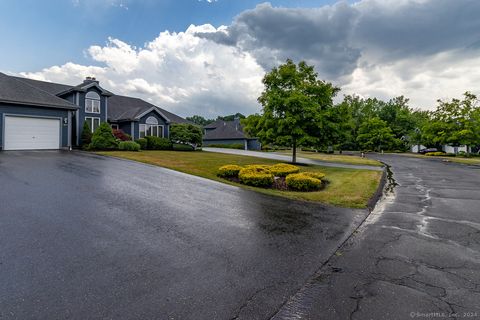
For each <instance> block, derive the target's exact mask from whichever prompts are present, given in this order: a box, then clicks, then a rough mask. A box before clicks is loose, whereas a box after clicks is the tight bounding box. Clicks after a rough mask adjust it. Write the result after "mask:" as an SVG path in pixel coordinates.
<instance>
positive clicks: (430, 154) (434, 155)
mask: <svg viewBox="0 0 480 320" xmlns="http://www.w3.org/2000/svg"><path fill="white" fill-rule="evenodd" d="M425 155H426V156H427V157H455V153H445V152H441V151H437V152H427V153H425Z"/></svg>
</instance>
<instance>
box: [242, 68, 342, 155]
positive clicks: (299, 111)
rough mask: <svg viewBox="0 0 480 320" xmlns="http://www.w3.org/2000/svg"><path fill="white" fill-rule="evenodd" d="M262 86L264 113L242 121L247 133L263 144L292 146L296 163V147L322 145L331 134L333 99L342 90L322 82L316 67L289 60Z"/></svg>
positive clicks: (260, 99)
mask: <svg viewBox="0 0 480 320" xmlns="http://www.w3.org/2000/svg"><path fill="white" fill-rule="evenodd" d="M263 84H264V86H265V89H264V91H263V92H262V94H261V95H260V97H259V98H258V101H259V102H260V103H261V105H262V112H261V114H259V115H254V116H251V117H249V118H247V119H246V120H245V121H243V123H244V124H245V126H246V128H247V132H248V133H250V134H251V135H254V136H257V137H259V138H260V140H261V141H262V142H263V143H274V144H279V145H286V144H287V145H290V146H291V147H292V150H293V151H292V162H293V163H295V162H296V160H297V159H296V155H297V153H296V149H297V146H300V145H302V144H307V145H309V144H323V143H325V141H322V140H324V139H328V137H329V136H331V135H332V132H331V131H332V128H333V127H334V125H333V124H332V119H333V118H334V115H333V111H332V108H333V97H334V96H335V95H336V94H337V92H338V91H339V90H340V89H339V88H337V87H335V86H333V85H332V84H331V83H328V82H325V81H322V80H319V79H318V74H317V73H316V72H315V71H314V68H313V66H309V65H307V64H306V63H305V62H304V61H302V62H300V63H299V64H298V65H296V64H295V63H294V62H293V61H292V60H287V62H286V63H285V64H283V65H280V66H279V67H277V68H273V69H272V71H270V72H269V73H267V74H266V75H265V77H264V78H263Z"/></svg>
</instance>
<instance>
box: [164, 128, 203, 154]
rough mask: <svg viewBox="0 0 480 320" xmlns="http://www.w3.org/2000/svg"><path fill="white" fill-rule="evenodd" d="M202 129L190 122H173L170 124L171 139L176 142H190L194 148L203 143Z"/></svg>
mask: <svg viewBox="0 0 480 320" xmlns="http://www.w3.org/2000/svg"><path fill="white" fill-rule="evenodd" d="M202 137H203V135H202V129H201V128H199V127H198V126H196V125H193V124H188V123H179V124H172V125H171V126H170V140H172V142H174V143H180V144H188V145H190V146H192V147H193V148H194V149H196V148H197V146H198V145H201V144H202Z"/></svg>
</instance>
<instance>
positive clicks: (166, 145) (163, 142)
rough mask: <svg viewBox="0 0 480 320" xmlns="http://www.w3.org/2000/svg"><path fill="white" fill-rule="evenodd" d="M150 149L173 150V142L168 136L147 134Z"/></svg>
mask: <svg viewBox="0 0 480 320" xmlns="http://www.w3.org/2000/svg"><path fill="white" fill-rule="evenodd" d="M145 139H147V149H148V150H172V142H171V141H170V140H169V139H166V138H159V137H151V136H146V137H145Z"/></svg>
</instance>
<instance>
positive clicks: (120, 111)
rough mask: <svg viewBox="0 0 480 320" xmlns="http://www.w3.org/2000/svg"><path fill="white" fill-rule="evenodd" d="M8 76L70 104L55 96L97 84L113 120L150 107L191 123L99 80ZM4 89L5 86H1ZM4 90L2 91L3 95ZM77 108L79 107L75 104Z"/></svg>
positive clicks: (132, 116) (134, 117)
mask: <svg viewBox="0 0 480 320" xmlns="http://www.w3.org/2000/svg"><path fill="white" fill-rule="evenodd" d="M5 76H6V77H8V78H11V79H15V80H17V82H22V83H23V84H27V85H28V86H29V87H34V88H36V89H39V90H41V91H44V92H46V93H49V94H51V95H54V98H55V99H60V101H62V102H63V103H67V104H68V105H72V104H70V103H69V102H66V100H64V99H61V98H58V97H55V96H56V95H62V94H65V93H67V92H70V91H85V89H86V88H87V87H90V86H93V85H94V86H97V87H98V88H99V89H100V90H102V93H103V94H105V95H108V96H110V97H109V98H108V119H109V120H112V121H119V120H130V121H131V120H137V117H138V116H139V115H141V114H142V113H144V112H146V111H148V110H149V109H152V108H154V109H156V110H157V111H158V112H159V113H161V114H163V115H164V117H166V118H167V119H168V120H169V121H170V122H173V123H191V122H190V121H187V120H185V119H183V118H182V117H179V116H177V115H176V114H173V113H171V112H169V111H167V110H165V109H162V108H159V107H157V106H155V105H153V104H151V103H149V102H146V101H145V100H142V99H139V98H133V97H126V96H119V95H115V94H113V93H111V92H110V91H107V90H105V89H103V88H101V87H100V86H99V85H98V82H97V81H94V80H90V81H88V80H87V81H85V82H83V83H81V84H79V85H77V86H70V85H65V84H60V83H54V82H47V81H39V80H33V79H28V78H22V77H14V76H7V75H5ZM0 88H1V89H2V90H0V91H3V86H0ZM1 94H2V92H0V96H1ZM75 108H77V107H76V106H75Z"/></svg>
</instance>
